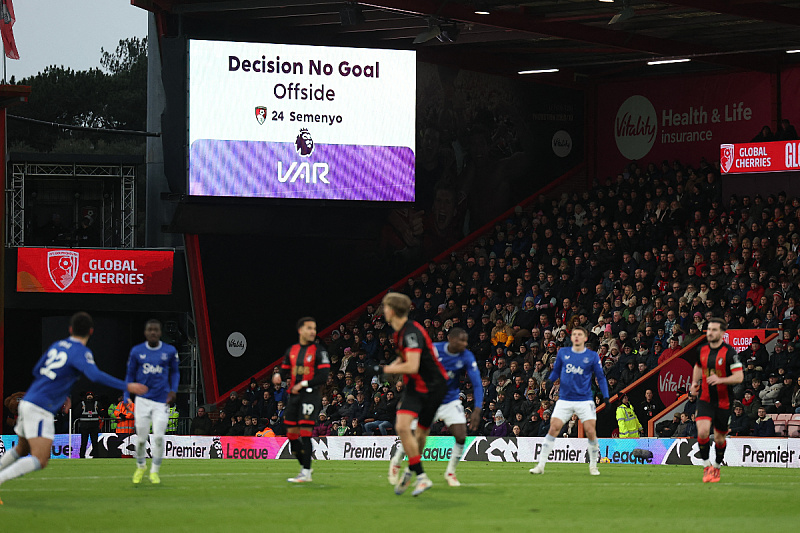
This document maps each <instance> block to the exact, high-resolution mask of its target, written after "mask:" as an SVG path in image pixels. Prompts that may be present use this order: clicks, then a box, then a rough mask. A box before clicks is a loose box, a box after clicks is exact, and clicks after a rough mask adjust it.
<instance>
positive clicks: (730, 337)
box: [722, 329, 767, 353]
mask: <svg viewBox="0 0 800 533" xmlns="http://www.w3.org/2000/svg"><path fill="white" fill-rule="evenodd" d="M753 337H758V338H759V339H760V340H761V343H762V344H763V343H764V339H766V338H767V331H766V330H763V329H729V330H728V331H726V332H725V335H724V336H723V337H722V340H723V341H724V342H726V343H728V344H730V345H731V346H733V349H734V350H736V352H737V353H738V352H743V351H745V350H746V349H748V348H749V347H750V344H752V342H753Z"/></svg>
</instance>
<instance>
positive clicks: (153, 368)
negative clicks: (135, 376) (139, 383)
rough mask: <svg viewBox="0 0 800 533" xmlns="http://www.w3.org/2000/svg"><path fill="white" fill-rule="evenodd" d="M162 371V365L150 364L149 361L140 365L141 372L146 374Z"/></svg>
mask: <svg viewBox="0 0 800 533" xmlns="http://www.w3.org/2000/svg"><path fill="white" fill-rule="evenodd" d="M163 372H164V367H163V366H161V365H155V366H153V365H151V364H150V363H145V364H143V365H142V373H143V374H144V375H145V376H146V375H147V374H161V373H163Z"/></svg>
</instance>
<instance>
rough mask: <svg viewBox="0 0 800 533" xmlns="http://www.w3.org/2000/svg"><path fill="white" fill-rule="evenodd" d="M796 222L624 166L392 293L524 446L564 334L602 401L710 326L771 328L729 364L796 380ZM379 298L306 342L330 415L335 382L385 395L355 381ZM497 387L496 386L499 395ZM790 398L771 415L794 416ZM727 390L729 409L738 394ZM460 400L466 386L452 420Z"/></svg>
mask: <svg viewBox="0 0 800 533" xmlns="http://www.w3.org/2000/svg"><path fill="white" fill-rule="evenodd" d="M799 224H800V198H787V195H786V194H785V193H783V192H780V191H778V192H776V193H774V194H769V195H764V196H762V195H761V194H756V195H754V196H753V197H750V196H742V197H736V196H735V195H734V196H731V197H730V198H729V199H728V200H727V201H725V202H723V197H722V189H721V186H720V181H719V171H718V169H717V168H716V167H715V166H713V165H711V164H709V163H707V162H705V161H701V162H700V163H699V164H697V165H694V166H688V165H687V166H685V165H683V164H682V163H680V162H679V161H677V160H675V161H674V162H672V163H670V162H668V161H664V162H662V164H661V165H660V166H659V165H656V164H650V165H648V166H647V167H646V168H643V167H639V166H637V165H636V164H631V165H630V166H629V167H628V168H626V169H625V170H624V171H623V172H622V173H620V174H619V175H617V176H615V177H614V178H608V179H606V180H605V182H604V183H602V184H601V183H600V182H599V181H598V180H595V181H594V183H593V186H592V188H591V189H590V190H584V191H582V192H580V193H578V192H572V193H563V194H561V195H560V196H553V195H552V194H547V191H545V193H544V194H539V195H537V196H535V197H532V198H531V199H529V200H528V201H527V202H524V203H522V204H521V205H520V206H518V207H517V208H516V209H513V210H510V211H509V212H507V213H505V214H504V215H503V216H502V217H501V218H500V219H499V220H496V221H494V222H493V223H490V224H489V225H487V226H485V227H484V228H481V229H480V230H479V231H477V232H475V233H473V234H472V235H471V236H470V237H469V238H468V240H467V241H462V242H461V243H459V244H458V245H457V246H456V247H455V248H454V249H451V250H448V252H447V253H446V254H444V255H440V256H438V257H437V258H436V259H435V260H434V261H433V262H431V263H430V264H428V265H426V267H423V269H420V270H418V271H416V272H414V273H413V274H412V275H411V276H409V277H408V278H407V279H406V280H404V281H403V282H402V283H401V284H398V285H396V286H394V287H393V288H394V289H395V290H401V291H403V292H405V293H406V294H408V295H409V296H410V297H411V298H412V301H413V303H414V309H413V318H414V319H415V320H417V321H418V322H420V323H421V324H423V325H424V327H425V328H426V329H427V331H428V333H429V334H430V335H431V337H432V338H433V339H434V340H437V339H443V338H444V336H445V335H446V332H447V331H448V330H449V329H450V328H451V327H456V326H458V327H463V328H465V329H466V330H467V331H468V333H469V335H470V348H471V349H472V350H473V352H474V353H475V354H476V356H477V358H478V360H479V362H480V366H481V369H482V372H483V373H484V375H486V377H488V378H490V387H489V392H488V394H486V396H485V398H486V399H485V404H484V406H483V407H484V412H485V416H484V420H485V422H486V425H485V427H484V428H482V430H481V432H482V433H486V434H488V432H489V431H491V427H493V423H494V418H493V415H494V413H495V412H496V411H497V410H500V411H502V412H503V413H504V415H506V419H507V423H509V424H510V425H511V427H512V429H513V426H514V425H520V428H519V429H520V431H521V432H522V433H521V434H525V431H524V429H523V426H526V425H527V429H528V434H533V433H531V432H532V431H534V428H535V427H538V428H541V427H542V426H544V425H545V423H546V421H543V420H542V418H543V415H544V414H545V411H547V410H548V407H551V406H552V404H553V403H554V401H555V400H556V399H557V398H558V389H557V386H556V387H554V386H553V384H552V383H550V382H549V381H547V379H546V377H547V375H548V374H549V365H550V363H551V360H552V356H553V355H554V354H555V352H556V350H557V349H558V347H561V346H564V345H566V344H567V343H568V342H569V337H568V332H569V331H570V329H571V328H572V327H573V326H574V325H575V324H582V325H584V326H587V327H588V329H589V330H590V331H591V339H590V343H591V344H592V345H593V346H594V347H595V348H596V349H597V350H598V352H599V353H600V356H601V358H602V359H603V362H604V368H605V371H606V378H607V379H608V380H609V388H610V390H611V391H612V396H613V395H615V394H617V393H619V392H620V391H623V390H625V391H628V390H632V389H633V388H634V387H635V384H636V383H637V382H638V381H639V380H641V379H643V378H645V377H646V376H648V375H650V374H651V373H652V372H653V371H654V370H655V369H656V368H657V367H658V366H659V365H660V364H666V363H667V362H668V361H669V360H672V359H673V358H676V357H679V356H680V353H682V352H681V347H686V346H688V345H689V344H692V343H693V342H695V341H696V342H699V341H698V339H701V338H702V331H703V328H704V325H705V323H706V321H707V320H708V319H709V318H711V317H713V316H719V317H724V318H726V319H727V320H728V322H729V324H730V328H731V329H734V328H736V329H770V330H775V329H778V328H781V331H780V339H778V342H777V344H780V347H779V348H777V349H774V350H773V353H768V352H766V350H764V353H757V354H755V353H752V351H750V352H748V351H745V352H743V357H747V358H748V360H745V361H743V362H744V363H745V364H746V374H747V376H746V377H747V379H746V382H747V383H750V382H751V381H752V378H757V379H758V380H759V381H760V382H766V381H767V380H768V376H769V375H770V374H771V373H781V374H784V373H785V374H789V375H791V376H793V377H794V376H798V375H800V351H798V346H797V343H798V342H800V336H799V335H798V324H800V320H799V319H798V315H797V313H796V312H795V311H800V308H798V309H795V307H796V302H797V299H798V298H800V265H799V264H798V248H800V230H799V229H798V225H799ZM381 296H382V294H381V295H376V297H375V298H374V299H372V300H370V301H369V302H367V303H366V304H365V305H363V306H362V307H361V308H359V309H357V310H355V311H354V312H352V313H350V314H349V315H347V316H346V317H344V318H343V319H342V320H341V321H339V323H338V324H337V325H336V327H335V328H333V327H332V328H328V329H327V330H325V331H323V332H322V334H321V338H322V341H323V342H325V343H326V344H327V345H328V347H329V350H330V351H331V354H332V356H333V357H334V368H337V369H339V370H341V371H338V372H337V373H336V375H335V376H334V377H333V378H332V381H333V382H332V383H331V384H329V388H328V392H329V393H331V394H333V398H329V400H330V404H331V406H332V407H333V408H334V409H333V410H334V411H337V412H338V411H339V410H340V409H341V408H342V405H343V404H346V403H347V395H346V394H341V393H342V391H343V390H344V389H345V388H346V387H347V384H346V383H345V382H346V381H347V376H348V374H351V375H352V378H353V381H354V385H355V382H356V381H357V382H359V383H361V385H360V386H362V387H363V388H366V389H368V390H367V391H366V392H367V393H370V392H371V393H372V395H374V394H375V393H380V394H381V398H383V397H384V394H385V392H384V391H388V390H389V389H390V388H392V387H393V383H391V382H384V381H381V379H384V378H381V377H380V376H373V375H371V372H370V370H369V368H370V367H371V366H372V365H373V364H375V363H386V362H387V361H389V360H390V359H391V357H392V353H393V352H392V346H391V340H390V336H389V335H388V334H387V333H388V329H387V328H388V326H386V325H385V324H384V322H383V320H382V317H381V316H380V312H379V308H378V302H379V298H380V297H381ZM775 336H776V337H777V335H775ZM672 337H677V339H678V344H677V346H675V345H672V346H671V344H670V339H671V338H672ZM666 350H672V351H671V352H667V354H666V355H667V357H661V354H664V352H665V351H666ZM776 352H777V355H776ZM764 355H766V358H764ZM360 363H363V366H362V365H361V364H360ZM628 363H632V364H630V365H629V364H628ZM748 363H750V364H748ZM268 375H269V372H268V371H265V372H262V373H260V375H258V376H256V379H258V380H266V378H267V377H268ZM500 375H503V376H506V377H507V378H508V379H505V380H502V383H498V381H499V380H498V379H497V376H500ZM373 378H378V379H377V380H373ZM373 382H375V383H373ZM386 384H388V386H385V385H386ZM799 386H800V385H798V384H797V383H795V384H794V386H793V394H794V401H793V402H792V405H791V406H788V405H786V406H784V408H783V410H784V411H785V413H784V414H786V413H789V414H791V413H790V411H791V412H792V413H793V412H794V410H795V409H796V408H797V407H798V406H797V405H796V403H797V401H798V399H800V395H798V394H797V389H798V387H799ZM373 387H374V388H373ZM735 392H736V397H737V399H739V400H741V399H743V398H744V393H745V387H744V386H743V387H738V388H737V389H736V391H735ZM337 393H338V394H339V395H340V396H338V397H337ZM515 393H519V394H515ZM370 396H371V395H370V394H365V399H366V400H367V403H369V400H370ZM789 397H792V396H791V395H789ZM470 399H471V395H470V391H469V385H468V383H465V390H464V401H465V404H466V405H467V407H472V406H471V405H470V403H469V402H470ZM382 401H383V400H382ZM257 403H258V402H257ZM659 403H660V402H659ZM659 407H663V405H659ZM534 412H536V416H533V413H534ZM518 414H519V416H517V415H518ZM639 416H642V415H641V414H640V415H639ZM329 418H330V417H329ZM544 418H546V415H545V416H544ZM339 421H341V418H339ZM261 423H262V425H263V423H264V421H263V420H262V421H261ZM537 424H538V426H537ZM646 426H647V424H645V427H646ZM785 426H786V429H788V430H789V432H790V434H791V432H792V431H794V432H795V433H796V432H797V427H798V426H797V425H796V424H792V425H790V424H789V423H786V424H785ZM433 429H434V431H437V430H438V431H446V429H445V428H441V427H438V428H437V427H434V428H433ZM536 433H537V434H538V432H536Z"/></svg>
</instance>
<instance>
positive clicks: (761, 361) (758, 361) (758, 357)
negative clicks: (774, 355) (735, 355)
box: [739, 337, 769, 370]
mask: <svg viewBox="0 0 800 533" xmlns="http://www.w3.org/2000/svg"><path fill="white" fill-rule="evenodd" d="M751 358H752V359H753V362H754V365H755V367H756V368H761V369H762V370H763V369H766V368H767V365H768V364H769V352H767V349H766V348H765V347H764V345H763V344H762V343H761V339H759V338H758V337H753V338H752V339H751V341H750V346H749V347H748V348H747V349H746V350H742V352H741V353H739V360H741V361H749V360H750V359H751Z"/></svg>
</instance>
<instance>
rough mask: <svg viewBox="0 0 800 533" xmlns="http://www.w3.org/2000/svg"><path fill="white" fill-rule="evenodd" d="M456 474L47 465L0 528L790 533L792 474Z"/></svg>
mask: <svg viewBox="0 0 800 533" xmlns="http://www.w3.org/2000/svg"><path fill="white" fill-rule="evenodd" d="M531 466H533V465H532V464H529V463H461V464H460V465H459V469H458V474H459V478H460V480H461V482H462V483H463V486H461V487H459V488H450V487H448V486H447V484H446V482H445V481H444V479H443V478H442V475H443V473H444V468H445V463H428V464H426V468H427V470H428V473H429V475H430V476H431V479H432V480H433V482H434V486H433V488H432V489H430V490H429V491H428V492H426V493H424V494H422V495H421V496H419V497H417V498H414V497H412V496H411V491H410V490H409V491H408V492H407V493H406V494H404V495H402V496H395V494H394V493H393V491H392V487H390V486H389V484H388V482H387V481H386V470H387V464H386V463H383V462H380V463H378V462H359V463H355V462H344V461H331V462H321V461H320V462H315V463H314V467H315V472H314V482H313V483H311V484H304V485H289V484H288V483H286V478H287V477H290V476H293V475H294V474H296V473H297V472H298V465H297V463H296V462H294V461H257V460H256V461H245V460H237V461H226V460H222V461H203V460H173V461H165V462H164V465H163V466H162V469H161V481H162V482H161V485H151V484H150V483H149V482H148V481H147V478H146V477H145V480H144V481H143V482H142V484H141V485H140V486H138V487H134V486H133V485H132V484H131V481H130V478H131V475H132V474H133V470H134V461H133V460H119V459H105V460H102V459H94V460H82V461H81V460H69V461H68V460H56V461H51V462H50V465H49V466H48V467H47V469H46V470H44V471H42V472H36V473H33V474H30V475H28V476H26V477H24V478H20V479H17V480H13V481H9V482H7V483H5V484H4V485H3V486H2V487H0V497H2V499H3V501H4V502H5V505H3V506H0V531H3V532H6V531H8V532H14V533H19V532H27V531H31V532H59V533H60V532H66V531H80V532H82V533H87V532H95V531H98V532H100V531H102V532H105V531H113V532H123V531H136V532H137V533H151V532H160V531H169V532H177V531H190V532H193V533H196V532H217V531H219V532H224V533H228V532H251V531H279V530H284V531H312V530H313V531H316V532H319V533H328V532H338V531H343V532H347V533H355V532H359V531H376V532H381V533H382V532H384V531H387V532H388V531H406V532H417V531H419V532H428V531H432V532H436V533H442V532H446V531H458V532H460V533H471V532H473V531H515V532H523V531H534V530H541V528H544V527H558V528H559V529H557V530H554V531H564V529H562V528H564V527H567V528H569V529H567V531H571V532H579V531H592V532H599V531H613V532H614V533H618V532H623V531H639V532H641V531H648V532H650V531H669V532H675V531H700V530H699V529H698V526H700V528H701V529H702V531H745V530H747V531H753V528H754V527H755V528H757V529H758V528H759V527H761V526H758V524H762V525H763V524H769V529H770V530H772V531H794V530H796V528H797V524H798V517H799V516H800V512H799V511H798V509H799V508H800V507H798V504H797V493H798V490H800V473H798V471H797V470H789V469H777V468H726V469H723V472H722V481H721V482H720V483H717V484H703V483H702V482H701V481H700V478H701V476H702V469H701V468H700V467H687V466H635V465H600V471H601V473H602V475H600V476H599V477H592V476H589V474H588V467H586V466H585V465H564V464H549V465H548V466H547V470H546V473H545V475H543V476H533V475H531V474H529V473H528V469H529V468H530V467H531Z"/></svg>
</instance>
